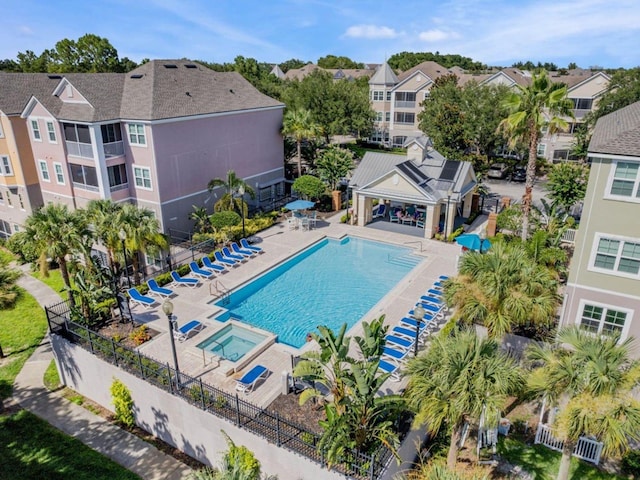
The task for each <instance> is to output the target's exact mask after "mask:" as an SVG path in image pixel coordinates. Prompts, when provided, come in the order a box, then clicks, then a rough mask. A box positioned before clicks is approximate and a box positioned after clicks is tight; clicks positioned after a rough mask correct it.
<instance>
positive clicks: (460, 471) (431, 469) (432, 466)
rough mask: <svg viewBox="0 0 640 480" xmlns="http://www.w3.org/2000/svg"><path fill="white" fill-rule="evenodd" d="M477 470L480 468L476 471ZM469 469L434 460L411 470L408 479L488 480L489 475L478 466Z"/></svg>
mask: <svg viewBox="0 0 640 480" xmlns="http://www.w3.org/2000/svg"><path fill="white" fill-rule="evenodd" d="M475 470H478V472H476V471H475ZM475 470H472V471H469V469H468V468H464V467H461V468H454V469H451V468H449V467H447V465H446V463H444V462H442V461H433V462H430V463H428V464H425V465H421V466H420V468H419V469H417V470H414V471H412V472H410V473H409V474H408V475H407V476H406V479H407V480H488V479H489V475H487V474H486V473H485V472H482V471H481V469H480V468H479V467H478V468H476V469H475Z"/></svg>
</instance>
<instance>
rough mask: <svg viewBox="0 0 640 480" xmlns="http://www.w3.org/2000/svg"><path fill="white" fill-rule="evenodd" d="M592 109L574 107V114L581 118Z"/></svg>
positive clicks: (577, 118)
mask: <svg viewBox="0 0 640 480" xmlns="http://www.w3.org/2000/svg"><path fill="white" fill-rule="evenodd" d="M590 111H591V109H587V108H574V109H573V116H574V117H576V120H579V119H581V118H582V117H584V116H585V115H586V114H587V113H589V112H590Z"/></svg>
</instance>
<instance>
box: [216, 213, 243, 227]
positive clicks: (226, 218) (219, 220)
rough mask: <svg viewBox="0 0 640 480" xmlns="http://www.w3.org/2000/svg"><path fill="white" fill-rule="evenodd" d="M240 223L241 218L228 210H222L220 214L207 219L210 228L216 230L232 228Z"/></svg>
mask: <svg viewBox="0 0 640 480" xmlns="http://www.w3.org/2000/svg"><path fill="white" fill-rule="evenodd" d="M241 221H242V217H240V215H238V214H237V213H236V212H232V211H230V210H222V211H221V212H216V213H214V214H213V215H211V216H210V217H209V222H210V223H211V226H212V227H213V228H214V229H216V230H221V229H223V228H227V227H233V226H234V225H238V224H239V223H240V222H241Z"/></svg>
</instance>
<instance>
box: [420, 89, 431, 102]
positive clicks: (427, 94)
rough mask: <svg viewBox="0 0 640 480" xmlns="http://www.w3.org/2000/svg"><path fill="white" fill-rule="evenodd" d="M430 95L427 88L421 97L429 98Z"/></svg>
mask: <svg viewBox="0 0 640 480" xmlns="http://www.w3.org/2000/svg"><path fill="white" fill-rule="evenodd" d="M430 95H431V92H430V91H428V90H427V91H426V92H424V96H423V97H422V98H423V99H424V100H426V99H427V98H429V96H430Z"/></svg>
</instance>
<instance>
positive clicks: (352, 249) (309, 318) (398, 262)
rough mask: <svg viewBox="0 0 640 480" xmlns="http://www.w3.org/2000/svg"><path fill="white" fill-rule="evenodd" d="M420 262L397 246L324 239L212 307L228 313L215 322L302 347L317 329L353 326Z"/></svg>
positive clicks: (353, 238) (416, 257) (354, 240)
mask: <svg viewBox="0 0 640 480" xmlns="http://www.w3.org/2000/svg"><path fill="white" fill-rule="evenodd" d="M422 260H423V258H422V257H419V256H416V255H413V254H412V253H411V249H409V248H406V247H400V246H397V245H391V244H387V243H381V242H375V241H371V240H364V239H361V238H357V237H346V238H344V239H342V240H332V239H324V240H322V241H320V242H318V243H316V244H314V245H312V246H311V247H309V248H308V249H306V250H304V251H302V252H301V253H299V254H298V255H296V256H295V257H293V258H291V259H289V260H288V261H286V262H284V263H282V264H281V265H279V266H277V267H276V268H273V269H271V270H269V271H268V272H266V273H264V274H263V275H261V276H260V277H258V278H256V279H255V280H253V281H251V282H250V283H248V284H247V285H245V286H243V287H241V288H239V289H237V290H234V291H232V292H231V294H230V295H229V296H228V297H227V298H226V299H222V300H218V301H215V302H214V303H215V305H217V306H220V307H222V308H225V309H228V312H227V313H225V314H223V315H222V316H220V317H218V319H219V320H227V319H228V318H231V317H233V318H236V319H239V320H242V321H243V322H246V323H248V324H250V325H253V326H255V327H258V328H261V329H263V330H267V331H270V332H273V333H275V334H276V335H278V341H279V342H283V343H286V344H288V345H291V346H294V347H301V346H302V345H304V343H305V340H306V336H307V334H308V333H309V332H317V327H318V326H319V325H326V326H328V327H329V328H331V329H332V330H334V331H337V330H338V329H339V328H340V327H341V326H342V324H343V323H346V324H347V328H350V327H352V326H353V325H354V324H355V323H356V322H357V321H358V320H359V319H360V318H362V316H363V315H364V314H365V313H367V312H368V311H369V310H370V309H371V307H373V306H374V305H375V304H376V303H377V302H378V301H379V300H380V299H381V298H382V297H384V296H385V295H386V294H387V293H388V292H389V290H391V289H392V288H393V287H394V286H395V285H396V284H397V283H398V282H399V281H400V280H401V279H402V278H403V277H404V276H405V275H407V273H409V272H410V271H411V270H412V269H413V268H414V267H415V266H416V265H417V264H418V263H420V262H421V261H422ZM368 320H372V319H368Z"/></svg>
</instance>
